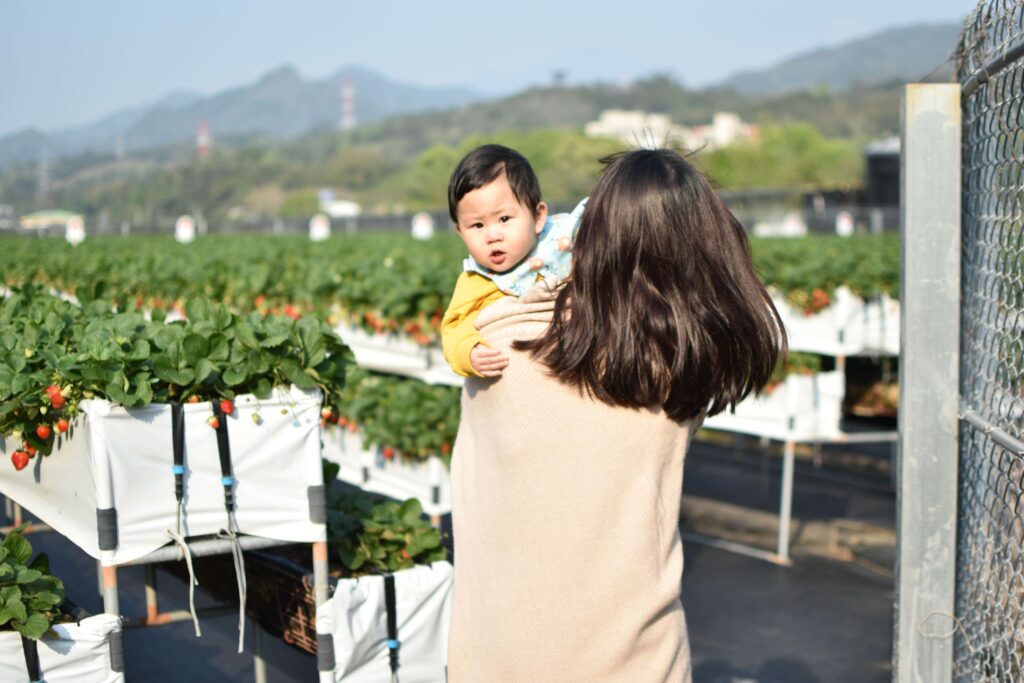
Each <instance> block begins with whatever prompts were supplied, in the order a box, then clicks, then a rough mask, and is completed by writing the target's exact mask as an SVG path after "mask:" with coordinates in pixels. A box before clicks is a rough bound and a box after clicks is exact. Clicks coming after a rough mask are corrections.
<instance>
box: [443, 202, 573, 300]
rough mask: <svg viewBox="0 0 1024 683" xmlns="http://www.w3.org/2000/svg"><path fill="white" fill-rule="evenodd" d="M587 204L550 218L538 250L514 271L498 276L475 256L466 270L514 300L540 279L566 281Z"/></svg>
mask: <svg viewBox="0 0 1024 683" xmlns="http://www.w3.org/2000/svg"><path fill="white" fill-rule="evenodd" d="M586 204H587V198H586V197H584V198H583V199H582V200H581V201H580V203H579V204H577V205H576V208H575V209H573V210H572V213H559V214H555V215H553V216H548V219H547V220H546V221H545V222H544V228H543V229H542V230H541V231H540V234H539V235H537V246H536V247H534V248H533V251H531V252H530V254H529V256H527V257H526V258H525V259H523V261H522V263H520V264H519V265H517V266H516V267H515V268H513V269H512V270H510V271H507V272H505V273H495V272H494V271H493V270H489V269H487V268H484V267H483V266H481V265H480V264H479V263H477V262H476V259H474V258H473V257H472V256H470V257H469V258H467V259H466V260H465V261H463V262H462V268H463V270H465V271H466V272H467V273H479V274H480V275H483V276H484V277H485V278H487V279H488V280H490V281H491V282H493V283H494V284H495V285H496V286H497V287H498V289H500V290H501V291H503V292H505V293H506V294H511V295H512V296H522V295H523V293H524V292H526V290H528V289H530V287H533V285H535V284H536V283H537V276H538V275H541V276H543V277H549V276H554V277H557V278H559V279H562V280H564V279H565V278H567V277H568V276H569V272H570V271H571V270H572V244H573V239H574V238H575V237H576V229H577V228H578V227H579V225H580V218H581V217H582V216H583V208H584V207H585V206H586Z"/></svg>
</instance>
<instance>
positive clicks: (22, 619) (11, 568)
mask: <svg viewBox="0 0 1024 683" xmlns="http://www.w3.org/2000/svg"><path fill="white" fill-rule="evenodd" d="M26 526H27V525H25V524H23V525H21V526H19V527H17V528H15V529H13V530H12V531H11V532H10V533H9V534H7V536H5V537H4V539H3V542H2V543H0V631H3V630H9V631H17V632H18V633H20V634H21V635H22V636H24V637H26V638H31V639H33V640H38V639H39V638H41V637H42V635H43V634H44V633H46V632H47V631H49V630H50V628H51V626H52V625H53V624H54V623H55V622H56V621H58V620H59V619H60V617H61V615H60V605H61V603H63V602H64V584H63V582H61V580H60V579H58V578H56V577H54V576H51V575H50V562H49V560H48V559H47V558H46V555H44V554H42V553H40V554H39V555H37V556H36V557H35V559H32V546H31V544H30V543H29V542H28V541H27V540H26V539H25V537H24V536H23V535H22V533H21V532H22V531H24V529H25V527H26Z"/></svg>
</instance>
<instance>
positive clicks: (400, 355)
mask: <svg viewBox="0 0 1024 683" xmlns="http://www.w3.org/2000/svg"><path fill="white" fill-rule="evenodd" d="M335 332H337V333H338V334H339V335H340V336H341V338H342V340H343V341H344V342H345V343H346V344H348V346H349V348H350V349H352V353H354V354H355V357H356V365H358V366H359V367H361V368H366V369H367V370H376V371H377V372H390V373H393V374H396V375H413V376H415V375H418V374H419V373H422V372H424V371H426V370H427V368H428V366H429V353H428V351H427V348H426V347H423V346H420V345H419V344H417V343H415V342H414V341H413V340H411V339H409V338H408V337H406V336H404V335H399V334H386V335H385V334H370V333H368V332H366V331H364V330H362V329H360V328H358V327H355V326H349V325H339V326H338V327H336V328H335Z"/></svg>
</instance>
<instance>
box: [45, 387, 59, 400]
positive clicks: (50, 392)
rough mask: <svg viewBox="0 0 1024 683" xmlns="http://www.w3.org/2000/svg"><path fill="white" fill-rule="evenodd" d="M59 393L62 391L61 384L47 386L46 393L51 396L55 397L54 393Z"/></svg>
mask: <svg viewBox="0 0 1024 683" xmlns="http://www.w3.org/2000/svg"><path fill="white" fill-rule="evenodd" d="M59 393H60V385H58V384H51V385H50V386H48V387H46V395H47V397H49V398H53V395H54V394H59Z"/></svg>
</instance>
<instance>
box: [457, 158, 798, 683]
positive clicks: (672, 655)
mask: <svg viewBox="0 0 1024 683" xmlns="http://www.w3.org/2000/svg"><path fill="white" fill-rule="evenodd" d="M604 161H605V163H607V167H606V168H605V170H604V172H603V173H602V174H601V177H600V179H599V180H598V183H597V186H596V187H595V189H594V192H593V193H592V195H591V196H590V200H589V203H588V204H587V206H586V209H585V210H584V212H583V217H582V221H581V224H580V227H579V230H578V233H577V235H576V240H575V246H574V250H573V266H572V274H571V275H570V277H569V278H568V279H567V280H566V281H565V282H557V281H553V280H546V281H544V282H542V283H539V284H538V285H537V286H535V287H534V288H533V289H532V290H530V291H529V292H527V294H526V295H524V296H522V297H520V298H519V299H512V298H506V299H503V300H501V301H498V302H497V303H494V304H491V305H490V306H488V307H487V308H486V309H485V310H484V311H483V312H482V313H481V314H480V317H479V318H478V321H477V325H478V327H479V329H480V332H481V334H482V335H483V337H484V338H485V339H486V340H487V341H488V343H489V344H490V345H491V346H492V347H494V348H501V349H506V350H507V353H508V354H509V363H508V366H507V368H505V370H504V374H503V376H502V377H501V379H498V380H493V381H492V380H486V379H478V378H470V379H468V380H467V382H466V388H465V390H464V392H463V399H462V424H461V425H460V429H459V435H458V438H457V440H456V444H455V449H454V453H453V456H452V487H453V492H452V493H453V499H452V501H453V510H452V515H453V525H454V536H455V543H456V556H457V558H456V561H455V583H454V586H455V596H454V605H453V613H452V624H451V630H450V641H449V680H450V681H453V682H456V683H460V682H472V683H478V682H481V683H493V682H498V681H510V682H516V683H518V682H530V683H534V682H543V681H552V682H555V681H557V682H559V683H564V682H568V681H581V682H582V681H586V682H587V683H592V682H597V681H631V682H633V681H689V680H690V678H691V674H690V655H689V641H688V638H687V631H686V622H685V618H684V614H683V607H682V602H681V599H680V581H681V577H682V570H683V552H682V543H681V540H680V537H679V531H678V523H679V522H678V520H679V507H680V498H681V494H682V477H683V459H684V457H685V454H686V450H687V447H688V445H689V441H690V439H691V437H692V436H693V433H694V432H695V431H696V430H697V429H698V428H699V426H700V423H701V421H702V420H703V419H704V417H705V416H707V415H714V414H715V413H718V412H721V411H722V410H724V409H726V408H727V407H729V406H732V405H734V404H735V403H737V402H738V401H740V400H742V399H743V398H744V397H746V396H747V395H749V394H751V393H752V392H757V391H759V390H760V389H761V388H762V387H763V386H764V385H765V384H766V383H767V382H768V380H769V378H770V377H771V374H772V371H773V370H774V368H775V365H776V363H777V361H778V359H779V358H780V357H781V356H782V355H784V354H785V352H786V341H785V335H784V332H783V328H782V323H781V321H780V319H779V316H778V313H777V312H776V311H775V309H774V307H773V306H772V304H771V300H770V298H769V296H768V293H767V291H766V290H765V288H764V285H763V284H762V283H761V282H760V280H759V279H758V277H757V275H756V274H755V272H754V268H753V264H752V263H751V259H750V250H749V245H748V243H747V239H746V235H745V233H744V232H743V229H742V227H741V226H740V225H739V223H738V222H737V221H736V219H735V218H734V217H733V216H732V214H731V213H730V212H729V210H728V209H727V208H726V207H725V205H724V204H723V203H722V201H721V200H720V199H719V198H718V196H717V195H716V194H715V192H714V191H713V190H712V189H711V187H710V185H709V184H708V182H707V181H706V179H705V178H704V177H703V176H702V175H701V174H700V172H699V171H697V170H696V169H695V168H694V167H693V166H692V165H691V164H690V163H689V162H687V161H686V160H685V159H683V158H682V157H681V156H679V155H678V154H676V153H674V152H671V151H668V150H638V151H632V152H627V153H623V154H620V155H616V156H615V157H611V158H609V159H606V160H604Z"/></svg>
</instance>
